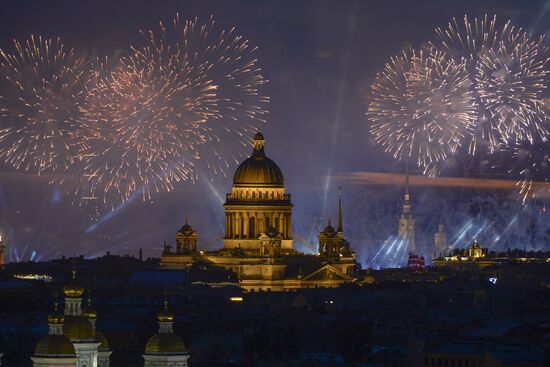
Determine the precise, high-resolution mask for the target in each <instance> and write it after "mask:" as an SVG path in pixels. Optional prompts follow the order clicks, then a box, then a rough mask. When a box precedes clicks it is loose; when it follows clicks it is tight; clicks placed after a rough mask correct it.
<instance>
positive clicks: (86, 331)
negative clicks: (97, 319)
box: [63, 316, 95, 341]
mask: <svg viewBox="0 0 550 367" xmlns="http://www.w3.org/2000/svg"><path fill="white" fill-rule="evenodd" d="M63 335H65V336H66V337H68V338H69V339H71V340H73V341H74V340H87V339H94V338H95V331H94V328H93V326H92V324H91V323H90V322H89V321H88V320H86V319H85V318H83V317H81V316H65V324H64V325H63Z"/></svg>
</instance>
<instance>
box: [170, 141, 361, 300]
mask: <svg viewBox="0 0 550 367" xmlns="http://www.w3.org/2000/svg"><path fill="white" fill-rule="evenodd" d="M292 207H293V205H292V203H291V196H290V194H288V193H286V192H285V185H284V177H283V174H282V171H281V169H280V168H279V167H278V166H277V164H276V163H275V162H273V161H272V160H271V159H270V158H268V157H267V156H266V154H265V139H264V137H263V135H262V134H261V133H260V132H258V133H257V134H256V135H255V136H254V140H253V150H252V154H251V156H250V157H249V158H247V159H246V160H244V161H243V162H242V163H241V164H240V165H239V167H238V168H237V170H236V172H235V175H234V178H233V186H232V188H231V192H230V193H228V194H227V196H226V202H225V204H224V208H225V236H224V239H223V248H221V249H220V250H217V251H209V252H202V251H201V252H197V239H198V236H197V234H196V232H195V231H194V230H193V228H192V227H191V226H190V225H189V224H188V223H187V221H186V224H185V225H184V226H183V227H182V228H181V229H180V230H179V231H178V232H177V234H176V246H175V247H176V249H175V251H174V252H173V251H172V248H171V247H170V246H165V248H164V251H163V254H162V257H161V266H163V267H172V268H174V267H175V268H178V267H186V266H188V265H190V264H192V263H193V262H196V261H205V262H207V263H209V264H211V265H215V266H221V267H224V268H226V269H228V270H231V271H233V272H235V273H236V274H237V276H238V278H239V284H240V286H241V287H242V288H243V289H245V290H249V291H257V290H266V291H286V290H292V289H297V288H315V287H337V286H340V285H342V284H344V283H348V282H352V281H354V277H353V272H354V270H355V269H356V267H357V264H356V263H355V255H354V253H353V251H352V250H351V247H350V245H349V243H348V242H347V241H346V240H345V238H344V233H343V229H342V206H341V196H340V197H339V214H338V228H337V229H336V230H335V229H334V228H332V226H330V224H329V225H328V226H327V227H326V228H325V230H324V231H323V232H321V233H320V235H319V254H317V255H305V254H301V253H299V252H298V251H296V250H295V249H294V248H293V244H292V226H291V218H292Z"/></svg>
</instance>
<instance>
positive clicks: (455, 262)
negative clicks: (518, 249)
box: [432, 240, 502, 268]
mask: <svg viewBox="0 0 550 367" xmlns="http://www.w3.org/2000/svg"><path fill="white" fill-rule="evenodd" d="M501 261H502V259H498V258H495V257H488V256H487V250H486V249H484V248H482V247H481V245H480V244H479V243H478V242H477V240H474V243H472V245H470V246H469V247H468V248H466V249H464V250H460V249H456V250H455V251H454V252H453V253H450V254H447V255H444V256H438V257H436V258H434V259H433V260H432V263H433V265H434V266H436V267H461V268H469V267H470V268H486V267H488V266H491V265H495V264H498V263H500V262H501Z"/></svg>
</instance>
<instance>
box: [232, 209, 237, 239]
mask: <svg viewBox="0 0 550 367" xmlns="http://www.w3.org/2000/svg"><path fill="white" fill-rule="evenodd" d="M231 225H232V226H231V238H237V213H235V212H233V213H231Z"/></svg>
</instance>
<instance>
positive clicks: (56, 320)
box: [48, 302, 65, 325]
mask: <svg viewBox="0 0 550 367" xmlns="http://www.w3.org/2000/svg"><path fill="white" fill-rule="evenodd" d="M57 308H58V304H57V302H56V303H55V308H54V311H53V312H52V313H51V314H49V315H48V324H51V325H63V322H64V321H65V315H63V313H61V312H59V310H58V309H57Z"/></svg>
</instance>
